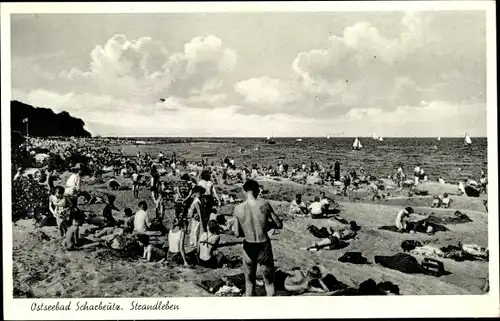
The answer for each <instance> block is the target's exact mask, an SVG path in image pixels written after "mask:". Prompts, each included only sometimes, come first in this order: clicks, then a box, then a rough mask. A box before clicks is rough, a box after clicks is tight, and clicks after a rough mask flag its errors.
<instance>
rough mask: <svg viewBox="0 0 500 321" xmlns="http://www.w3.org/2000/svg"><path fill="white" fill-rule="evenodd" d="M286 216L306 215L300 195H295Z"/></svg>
mask: <svg viewBox="0 0 500 321" xmlns="http://www.w3.org/2000/svg"><path fill="white" fill-rule="evenodd" d="M288 214H291V215H306V214H307V206H306V204H305V203H304V201H302V194H297V195H295V199H294V200H293V201H292V202H291V203H290V209H289V210H288Z"/></svg>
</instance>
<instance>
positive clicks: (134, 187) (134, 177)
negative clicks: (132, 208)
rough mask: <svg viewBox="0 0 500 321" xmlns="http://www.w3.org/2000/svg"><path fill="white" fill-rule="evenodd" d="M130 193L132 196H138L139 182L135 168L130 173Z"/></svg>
mask: <svg viewBox="0 0 500 321" xmlns="http://www.w3.org/2000/svg"><path fill="white" fill-rule="evenodd" d="M131 178H132V194H133V195H134V198H138V197H139V186H140V183H139V178H140V176H139V174H138V173H137V171H136V170H134V172H133V173H132V176H131Z"/></svg>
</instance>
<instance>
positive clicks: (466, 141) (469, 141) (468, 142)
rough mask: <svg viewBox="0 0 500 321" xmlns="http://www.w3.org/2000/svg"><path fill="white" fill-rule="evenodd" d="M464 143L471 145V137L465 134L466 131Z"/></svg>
mask: <svg viewBox="0 0 500 321" xmlns="http://www.w3.org/2000/svg"><path fill="white" fill-rule="evenodd" d="M464 145H466V146H470V145H472V139H471V138H470V136H469V134H467V133H465V139H464Z"/></svg>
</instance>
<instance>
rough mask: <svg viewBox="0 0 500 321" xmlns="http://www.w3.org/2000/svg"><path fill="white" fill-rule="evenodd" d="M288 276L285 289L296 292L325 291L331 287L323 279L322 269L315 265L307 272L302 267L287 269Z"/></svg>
mask: <svg viewBox="0 0 500 321" xmlns="http://www.w3.org/2000/svg"><path fill="white" fill-rule="evenodd" d="M285 273H286V274H288V276H287V277H286V279H285V290H287V291H289V292H293V293H295V294H302V293H306V292H312V293H325V292H328V291H329V289H328V287H327V286H326V285H325V283H324V282H323V280H322V279H321V271H320V270H319V268H318V267H317V266H313V267H312V268H311V269H310V270H309V271H308V272H307V274H304V272H303V271H302V270H301V269H300V267H294V268H292V271H290V272H289V271H285Z"/></svg>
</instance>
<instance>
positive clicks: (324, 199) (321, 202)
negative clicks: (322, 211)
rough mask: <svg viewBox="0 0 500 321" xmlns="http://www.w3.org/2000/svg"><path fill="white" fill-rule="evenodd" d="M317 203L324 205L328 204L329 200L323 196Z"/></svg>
mask: <svg viewBox="0 0 500 321" xmlns="http://www.w3.org/2000/svg"><path fill="white" fill-rule="evenodd" d="M319 203H320V204H321V206H323V207H324V206H325V205H328V204H330V202H329V201H328V199H326V198H323V199H322V200H321V201H319Z"/></svg>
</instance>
